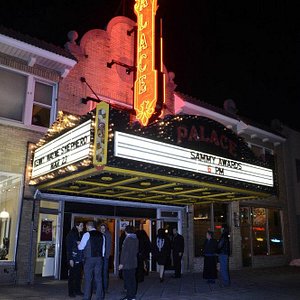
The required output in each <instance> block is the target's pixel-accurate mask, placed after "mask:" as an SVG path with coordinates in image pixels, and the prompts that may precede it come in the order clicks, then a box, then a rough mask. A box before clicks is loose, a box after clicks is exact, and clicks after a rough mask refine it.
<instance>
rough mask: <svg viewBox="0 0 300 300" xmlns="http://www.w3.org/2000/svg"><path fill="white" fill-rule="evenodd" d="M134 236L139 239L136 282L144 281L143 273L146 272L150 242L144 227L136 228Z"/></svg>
mask: <svg viewBox="0 0 300 300" xmlns="http://www.w3.org/2000/svg"><path fill="white" fill-rule="evenodd" d="M136 236H137V238H138V240H139V253H138V267H137V270H136V279H137V282H143V281H144V275H145V273H146V272H148V265H149V256H150V252H151V242H150V239H149V237H148V235H147V233H146V231H145V230H144V229H141V230H137V231H136Z"/></svg>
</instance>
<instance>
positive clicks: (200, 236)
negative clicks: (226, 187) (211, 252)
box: [194, 204, 229, 257]
mask: <svg viewBox="0 0 300 300" xmlns="http://www.w3.org/2000/svg"><path fill="white" fill-rule="evenodd" d="M212 208H213V211H214V213H213V220H212V219H211V210H212ZM227 213H228V205H227V204H206V205H195V206H194V239H195V256H196V257H197V256H201V255H202V252H203V246H204V242H205V239H206V232H207V230H208V229H212V228H214V229H213V230H214V232H215V238H216V239H218V238H219V237H220V236H221V225H222V223H227V224H229V222H228V219H227Z"/></svg>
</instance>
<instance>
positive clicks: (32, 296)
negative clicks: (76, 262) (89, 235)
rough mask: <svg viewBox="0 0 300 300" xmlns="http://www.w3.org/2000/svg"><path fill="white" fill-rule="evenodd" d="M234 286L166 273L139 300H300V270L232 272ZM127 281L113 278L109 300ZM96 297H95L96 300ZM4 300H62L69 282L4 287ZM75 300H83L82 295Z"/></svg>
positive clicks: (142, 287)
mask: <svg viewBox="0 0 300 300" xmlns="http://www.w3.org/2000/svg"><path fill="white" fill-rule="evenodd" d="M230 274H231V286H230V287H227V288H223V287H220V285H219V282H218V281H217V282H216V284H210V285H208V284H207V283H206V281H204V280H203V279H202V273H186V274H184V275H183V277H182V278H180V279H175V278H172V277H171V275H172V274H166V276H165V281H164V282H163V283H160V282H159V278H158V274H157V273H151V274H150V275H149V276H145V281H144V282H142V283H140V284H139V287H138V294H137V297H136V299H139V300H140V299H142V300H154V299H160V300H167V299H168V300H169V299H172V300H189V299H191V300H196V299H201V300H205V299H222V300H223V299H238V300H242V299H245V300H246V299H249V300H250V299H251V300H253V299H255V300H260V299H264V300H265V299H272V300H276V299H278V300H279V299H280V300H282V299H288V300H293V299H295V300H296V299H297V300H299V299H300V267H290V266H286V267H276V268H265V269H242V270H238V271H231V272H230ZM122 291H123V280H120V279H119V278H117V277H115V276H111V277H110V288H109V293H108V294H107V295H106V297H105V300H119V299H120V298H122V297H124V294H123V292H122ZM93 298H94V297H93ZM0 299H1V300H2V299H3V300H15V299H26V300H37V299H44V300H62V299H71V298H69V297H68V292H67V282H66V281H57V280H50V279H41V280H37V281H36V283H35V284H34V285H30V286H28V285H26V286H0ZM75 299H79V300H81V299H82V297H81V296H77V297H76V298H75Z"/></svg>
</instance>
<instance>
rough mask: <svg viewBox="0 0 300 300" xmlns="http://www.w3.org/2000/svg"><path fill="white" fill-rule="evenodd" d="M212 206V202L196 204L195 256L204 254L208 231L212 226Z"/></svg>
mask: <svg viewBox="0 0 300 300" xmlns="http://www.w3.org/2000/svg"><path fill="white" fill-rule="evenodd" d="M210 207H211V204H207V205H195V206H194V232H195V234H194V238H195V256H201V255H202V252H203V246H204V241H205V238H206V232H207V230H208V229H209V228H211V219H210Z"/></svg>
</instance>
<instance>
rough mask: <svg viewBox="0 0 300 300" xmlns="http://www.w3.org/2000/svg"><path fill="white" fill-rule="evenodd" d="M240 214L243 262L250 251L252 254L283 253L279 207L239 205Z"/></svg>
mask: <svg viewBox="0 0 300 300" xmlns="http://www.w3.org/2000/svg"><path fill="white" fill-rule="evenodd" d="M249 212H250V214H249ZM240 216H241V235H242V249H243V250H245V251H244V252H245V253H243V262H244V263H245V262H246V260H247V257H251V253H252V252H253V255H279V254H283V235H282V222H281V211H280V209H277V208H268V209H267V208H253V207H252V208H250V207H240ZM250 225H251V226H250ZM250 242H251V243H250ZM251 249H252V250H251Z"/></svg>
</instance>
